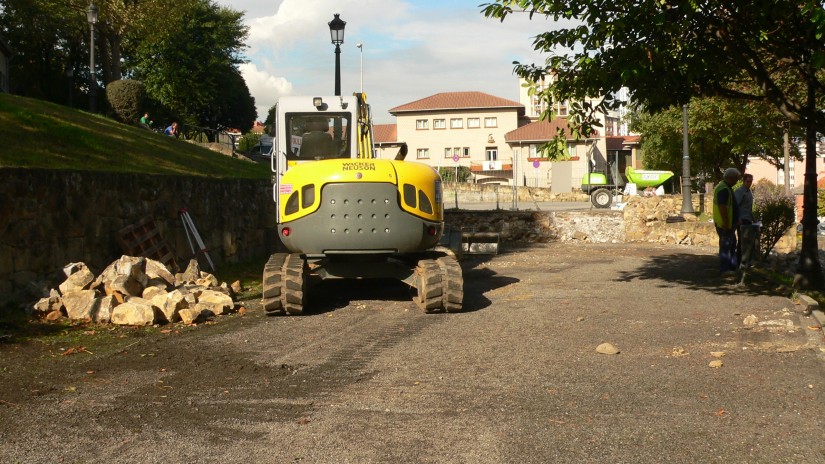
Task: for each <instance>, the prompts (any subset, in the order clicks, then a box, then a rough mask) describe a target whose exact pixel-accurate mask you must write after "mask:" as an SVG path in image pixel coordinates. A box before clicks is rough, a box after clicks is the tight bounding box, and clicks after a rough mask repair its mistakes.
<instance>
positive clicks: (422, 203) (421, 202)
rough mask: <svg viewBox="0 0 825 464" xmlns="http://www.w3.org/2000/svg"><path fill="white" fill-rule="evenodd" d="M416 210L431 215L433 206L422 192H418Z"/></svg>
mask: <svg viewBox="0 0 825 464" xmlns="http://www.w3.org/2000/svg"><path fill="white" fill-rule="evenodd" d="M418 209H420V210H421V211H422V212H424V213H427V214H433V204H432V203H430V199H429V198H427V194H426V193H424V191H423V190H419V191H418Z"/></svg>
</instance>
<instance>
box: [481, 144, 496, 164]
mask: <svg viewBox="0 0 825 464" xmlns="http://www.w3.org/2000/svg"><path fill="white" fill-rule="evenodd" d="M484 159H485V160H487V161H498V147H487V151H486V156H485V158H484Z"/></svg>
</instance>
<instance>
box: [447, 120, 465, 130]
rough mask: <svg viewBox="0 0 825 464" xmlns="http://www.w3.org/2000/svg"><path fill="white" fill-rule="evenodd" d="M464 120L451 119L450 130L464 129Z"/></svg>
mask: <svg viewBox="0 0 825 464" xmlns="http://www.w3.org/2000/svg"><path fill="white" fill-rule="evenodd" d="M463 128H464V120H463V119H461V118H453V119H450V129H463Z"/></svg>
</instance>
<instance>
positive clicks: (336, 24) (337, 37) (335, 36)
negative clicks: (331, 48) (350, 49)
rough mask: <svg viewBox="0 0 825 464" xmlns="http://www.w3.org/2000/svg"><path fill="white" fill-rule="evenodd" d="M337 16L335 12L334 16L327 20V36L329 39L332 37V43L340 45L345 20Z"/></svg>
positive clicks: (342, 41)
mask: <svg viewBox="0 0 825 464" xmlns="http://www.w3.org/2000/svg"><path fill="white" fill-rule="evenodd" d="M338 16H339V15H338V13H335V17H334V18H333V19H332V21H330V22H329V36H330V39H332V44H333V45H341V44H342V43H344V27H345V26H346V25H347V22H346V21H344V20H343V19H341V18H339V17H338Z"/></svg>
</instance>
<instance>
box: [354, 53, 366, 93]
mask: <svg viewBox="0 0 825 464" xmlns="http://www.w3.org/2000/svg"><path fill="white" fill-rule="evenodd" d="M355 46H356V47H358V50H359V51H360V52H361V64H360V66H359V70H360V76H361V93H364V44H362V43H358V44H357V45H355Z"/></svg>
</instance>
